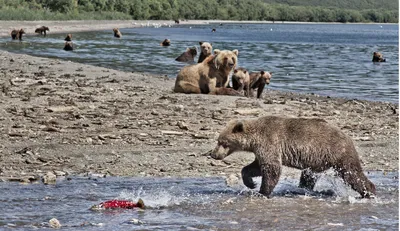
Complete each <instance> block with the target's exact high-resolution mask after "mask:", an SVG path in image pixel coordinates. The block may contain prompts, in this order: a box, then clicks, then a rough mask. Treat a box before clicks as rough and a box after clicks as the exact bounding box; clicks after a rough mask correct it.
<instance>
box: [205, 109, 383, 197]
mask: <svg viewBox="0 0 400 231" xmlns="http://www.w3.org/2000/svg"><path fill="white" fill-rule="evenodd" d="M236 151H249V152H253V153H254V154H255V160H254V162H252V163H251V164H249V165H247V166H246V167H244V168H243V169H242V178H243V183H244V184H245V185H246V186H247V187H249V188H252V189H253V188H255V183H254V181H253V179H252V178H253V177H256V176H262V182H261V188H260V193H261V194H263V195H265V196H267V197H270V195H271V193H272V191H273V190H274V188H275V186H276V184H277V183H278V180H279V177H280V174H281V168H282V165H284V166H288V167H293V168H297V169H302V170H304V171H303V172H302V175H301V179H300V186H301V187H307V188H309V189H312V188H313V187H314V185H315V183H316V181H317V179H318V178H317V176H316V175H315V173H319V172H323V171H325V170H327V169H329V168H331V167H332V168H334V169H335V170H336V171H337V172H338V173H339V176H340V177H341V178H343V180H344V182H345V183H347V184H349V185H350V186H351V187H352V189H354V190H355V191H357V192H358V193H359V194H360V195H361V196H362V197H365V198H370V197H373V195H374V194H375V193H376V191H375V185H374V184H373V183H372V182H371V181H370V180H369V179H368V178H367V177H366V176H365V174H364V173H363V170H362V167H361V163H360V159H359V157H358V153H357V151H356V149H355V147H354V144H353V141H352V140H351V138H350V137H349V136H347V135H346V134H344V133H343V132H342V131H340V129H339V128H337V127H334V126H332V125H329V124H328V123H327V122H326V121H325V120H323V119H315V118H312V119H306V118H284V117H276V116H265V117H261V118H259V119H255V120H242V121H237V120H233V121H231V122H229V123H228V125H227V126H226V127H225V128H224V129H223V130H222V131H221V133H220V135H219V138H218V144H217V146H216V148H215V149H214V150H213V151H212V154H211V156H212V157H213V158H214V159H223V158H225V157H227V156H228V155H230V154H232V153H233V152H236Z"/></svg>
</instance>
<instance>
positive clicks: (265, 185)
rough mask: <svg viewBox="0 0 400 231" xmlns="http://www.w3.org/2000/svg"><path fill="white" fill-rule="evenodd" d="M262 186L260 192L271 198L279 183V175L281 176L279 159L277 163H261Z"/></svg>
mask: <svg viewBox="0 0 400 231" xmlns="http://www.w3.org/2000/svg"><path fill="white" fill-rule="evenodd" d="M261 175H262V180H261V188H260V193H261V194H263V195H264V196H266V197H268V198H270V197H271V196H270V195H271V193H272V191H273V190H274V188H275V186H276V185H277V184H278V181H279V177H280V176H281V164H280V162H279V161H277V162H276V163H268V164H262V165H261Z"/></svg>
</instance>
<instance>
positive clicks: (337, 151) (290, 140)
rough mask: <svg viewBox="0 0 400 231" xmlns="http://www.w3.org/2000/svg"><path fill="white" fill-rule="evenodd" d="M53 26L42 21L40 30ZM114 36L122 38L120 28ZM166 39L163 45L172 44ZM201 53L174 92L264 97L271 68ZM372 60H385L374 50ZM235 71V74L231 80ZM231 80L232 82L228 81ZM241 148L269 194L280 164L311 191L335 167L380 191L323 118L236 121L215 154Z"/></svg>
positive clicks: (233, 54)
mask: <svg viewBox="0 0 400 231" xmlns="http://www.w3.org/2000/svg"><path fill="white" fill-rule="evenodd" d="M46 31H50V30H49V28H48V27H45V26H42V27H40V28H37V29H36V31H35V32H36V33H40V34H44V36H46ZM113 32H114V37H116V38H121V37H122V34H121V32H120V31H119V29H118V28H114V29H113ZM24 33H25V31H24V30H23V29H20V30H13V31H12V32H11V37H12V39H19V40H21V39H22V34H24ZM64 40H65V41H66V42H65V45H64V50H73V43H72V35H71V34H68V35H67V37H66V38H65V39H64ZM170 43H171V41H170V40H169V39H165V40H164V41H163V42H162V43H161V44H160V45H162V46H169V45H170ZM199 44H200V49H201V52H200V55H199V59H198V61H197V63H196V64H190V65H186V66H184V67H183V68H182V69H181V70H180V71H179V73H178V74H177V77H176V80H175V85H174V89H173V91H174V92H176V93H186V94H212V95H233V96H243V95H244V96H247V97H253V94H254V91H255V90H257V98H261V95H262V92H263V90H264V88H265V85H267V84H269V83H270V80H271V77H272V73H271V72H267V71H264V70H261V71H257V72H249V71H248V70H247V69H245V68H243V67H237V63H238V55H239V51H238V50H237V49H234V50H219V49H214V50H213V47H212V44H211V43H209V42H199ZM196 55H197V49H196V48H188V49H187V50H186V51H185V52H184V53H183V54H182V55H180V56H179V57H177V58H176V61H180V62H194V58H195V56H196ZM372 61H373V62H385V61H386V60H385V59H384V58H383V56H382V54H380V53H379V52H374V54H373V59H372ZM230 76H231V79H230ZM230 82H232V86H230ZM237 151H249V152H252V153H254V154H255V160H254V161H253V162H252V163H251V164H249V165H247V166H245V167H244V168H243V169H242V172H241V174H242V180H243V183H244V185H245V186H247V187H248V188H250V189H254V188H255V187H256V185H255V183H254V181H253V179H252V178H253V177H257V176H261V177H262V181H261V187H260V190H259V192H260V193H261V194H262V195H264V196H267V197H270V196H271V193H272V191H273V189H274V188H275V186H276V184H277V183H278V181H279V177H280V174H281V169H282V166H288V167H293V168H297V169H300V170H302V174H301V178H300V184H299V186H300V187H303V188H307V189H310V190H312V189H313V188H314V185H315V184H316V181H317V179H318V175H317V174H318V173H321V172H323V171H325V170H327V169H329V168H333V169H335V170H336V171H337V172H338V175H339V176H340V177H341V178H342V179H343V180H344V182H346V183H347V184H349V185H350V186H351V187H352V189H354V190H355V191H356V192H358V193H359V194H360V195H361V197H363V198H372V197H374V195H375V194H376V189H375V185H374V184H373V183H372V182H371V181H370V180H369V179H368V178H367V176H366V175H365V174H364V173H363V170H362V167H361V161H360V158H359V156H358V153H357V151H356V149H355V146H354V144H353V141H352V140H351V138H350V137H349V136H348V135H346V134H345V133H343V132H342V131H340V129H339V128H336V127H334V126H332V125H329V124H328V122H326V121H325V120H323V119H319V118H285V117H277V116H265V117H261V118H258V119H253V120H233V121H231V122H229V123H228V124H227V126H226V127H225V128H224V129H223V130H222V131H221V132H220V135H219V137H218V143H217V145H216V147H215V148H214V149H213V150H212V151H211V152H210V156H211V157H212V158H214V159H224V158H225V157H227V156H229V155H230V154H232V153H234V152H237Z"/></svg>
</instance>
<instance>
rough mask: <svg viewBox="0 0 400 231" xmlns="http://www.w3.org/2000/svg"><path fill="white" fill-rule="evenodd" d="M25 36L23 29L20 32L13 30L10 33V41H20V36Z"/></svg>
mask: <svg viewBox="0 0 400 231" xmlns="http://www.w3.org/2000/svg"><path fill="white" fill-rule="evenodd" d="M23 34H25V31H24V29H21V30H13V31H11V38H12V39H19V40H22V35H23Z"/></svg>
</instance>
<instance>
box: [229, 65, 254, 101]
mask: <svg viewBox="0 0 400 231" xmlns="http://www.w3.org/2000/svg"><path fill="white" fill-rule="evenodd" d="M232 88H233V89H235V90H236V91H238V92H242V91H243V90H244V95H245V96H247V97H249V94H250V75H249V72H248V71H247V70H246V69H245V68H242V67H240V68H237V69H235V70H234V71H233V75H232Z"/></svg>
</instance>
